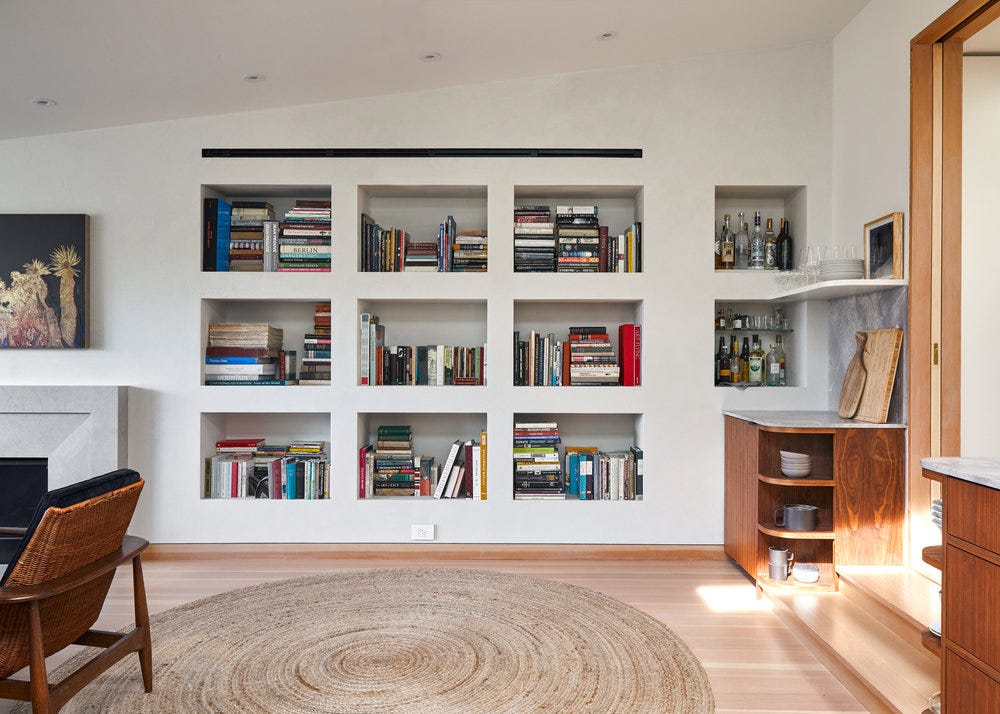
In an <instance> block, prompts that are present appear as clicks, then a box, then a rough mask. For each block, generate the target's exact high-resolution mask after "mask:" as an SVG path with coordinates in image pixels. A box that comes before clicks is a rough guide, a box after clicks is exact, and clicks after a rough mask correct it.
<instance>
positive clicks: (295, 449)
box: [280, 441, 330, 500]
mask: <svg viewBox="0 0 1000 714" xmlns="http://www.w3.org/2000/svg"><path fill="white" fill-rule="evenodd" d="M281 465H282V479H281V490H280V494H281V496H280V497H281V498H288V499H306V500H312V499H318V498H329V497H330V460H329V458H327V455H326V442H325V441H293V442H291V443H290V444H289V445H288V450H287V454H286V456H285V458H284V459H282V462H281Z"/></svg>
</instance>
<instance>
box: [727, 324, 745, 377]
mask: <svg viewBox="0 0 1000 714" xmlns="http://www.w3.org/2000/svg"><path fill="white" fill-rule="evenodd" d="M729 381H731V382H732V383H733V384H739V383H740V382H742V381H743V365H741V364H740V342H739V338H738V337H736V335H733V340H732V347H730V348H729Z"/></svg>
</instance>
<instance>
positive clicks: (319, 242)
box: [278, 199, 332, 272]
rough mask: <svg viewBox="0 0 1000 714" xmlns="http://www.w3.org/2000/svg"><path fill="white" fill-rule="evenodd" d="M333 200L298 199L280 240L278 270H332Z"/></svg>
mask: <svg viewBox="0 0 1000 714" xmlns="http://www.w3.org/2000/svg"><path fill="white" fill-rule="evenodd" d="M330 215H331V203H330V201H319V200H309V199H297V200H296V201H295V206H293V207H292V209H291V210H289V211H288V212H287V213H285V219H284V221H282V223H281V236H280V237H279V239H278V272H329V270H330V255H331V252H330V250H331V243H332V241H331V235H332V233H331V231H330Z"/></svg>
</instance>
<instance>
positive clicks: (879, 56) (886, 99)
mask: <svg viewBox="0 0 1000 714" xmlns="http://www.w3.org/2000/svg"><path fill="white" fill-rule="evenodd" d="M952 4H953V0H871V2H869V3H868V4H867V5H866V6H865V7H864V9H862V10H861V12H859V13H858V14H857V16H856V17H855V18H854V19H853V20H851V22H850V23H849V24H848V25H847V27H845V28H844V29H843V30H841V32H840V33H839V34H838V35H837V36H836V37H835V38H834V40H833V235H834V238H835V240H836V242H838V243H840V244H843V245H852V244H853V245H858V246H862V245H863V243H862V230H863V227H864V224H865V223H867V222H869V221H871V220H874V219H875V218H879V217H880V216H884V215H886V214H887V213H891V212H892V211H903V212H904V233H905V236H906V237H907V240H908V237H909V232H910V227H909V206H910V173H909V171H910V169H909V167H910V40H911V39H912V38H913V36H914V35H916V34H917V33H918V32H920V31H921V30H923V29H924V28H925V27H927V25H929V24H930V23H931V21H932V20H934V19H935V18H936V17H938V16H939V15H940V14H941V13H942V12H944V11H945V10H946V9H947V8H948V7H950V6H951V5H952Z"/></svg>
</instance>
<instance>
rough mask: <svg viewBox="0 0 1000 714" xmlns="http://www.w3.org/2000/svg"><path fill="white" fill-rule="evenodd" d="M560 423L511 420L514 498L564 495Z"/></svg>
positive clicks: (560, 497)
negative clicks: (560, 453)
mask: <svg viewBox="0 0 1000 714" xmlns="http://www.w3.org/2000/svg"><path fill="white" fill-rule="evenodd" d="M558 444H559V425H558V424H557V423H556V422H554V421H553V422H515V423H514V498H515V499H516V500H533V499H556V500H561V499H564V498H565V497H566V490H565V489H566V484H565V483H564V481H563V473H562V466H561V464H560V462H559V451H558V448H557V445H558Z"/></svg>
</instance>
